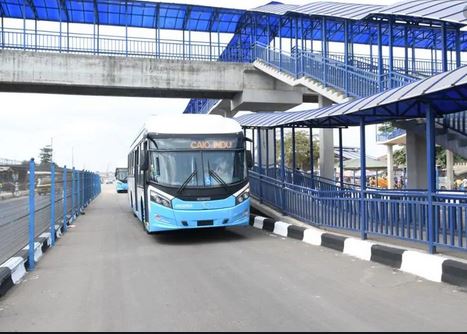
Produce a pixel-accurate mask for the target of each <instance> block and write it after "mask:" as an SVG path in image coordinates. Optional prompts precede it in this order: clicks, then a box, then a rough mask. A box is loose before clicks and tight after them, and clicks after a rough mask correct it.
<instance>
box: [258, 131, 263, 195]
mask: <svg viewBox="0 0 467 334" xmlns="http://www.w3.org/2000/svg"><path fill="white" fill-rule="evenodd" d="M257 131H258V164H259V201H260V203H263V180H262V175H263V161H262V150H261V149H262V147H261V146H262V145H261V129H260V128H258V129H257Z"/></svg>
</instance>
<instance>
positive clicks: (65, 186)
mask: <svg viewBox="0 0 467 334" xmlns="http://www.w3.org/2000/svg"><path fill="white" fill-rule="evenodd" d="M66 182H67V177H66V166H65V167H63V232H66V231H67V230H68V225H67V218H66V215H67V211H68V210H67V202H66V197H67V193H66V192H67V184H66Z"/></svg>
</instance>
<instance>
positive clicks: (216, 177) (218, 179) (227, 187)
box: [209, 169, 229, 191]
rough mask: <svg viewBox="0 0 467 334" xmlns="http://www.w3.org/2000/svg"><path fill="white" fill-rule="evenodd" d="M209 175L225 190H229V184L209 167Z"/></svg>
mask: <svg viewBox="0 0 467 334" xmlns="http://www.w3.org/2000/svg"><path fill="white" fill-rule="evenodd" d="M209 175H210V176H212V177H213V178H214V179H215V180H216V181H217V182H219V183H220V184H221V185H222V187H224V189H225V190H226V191H229V185H228V184H227V183H226V182H225V181H224V180H223V179H222V178H221V177H220V176H219V174H217V173H216V172H215V171H213V170H212V169H209Z"/></svg>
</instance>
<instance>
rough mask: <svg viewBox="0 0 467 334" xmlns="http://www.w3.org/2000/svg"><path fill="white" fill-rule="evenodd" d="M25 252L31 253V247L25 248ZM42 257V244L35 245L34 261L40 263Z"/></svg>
mask: <svg viewBox="0 0 467 334" xmlns="http://www.w3.org/2000/svg"><path fill="white" fill-rule="evenodd" d="M23 249H24V250H27V251H29V245H28V246H26V247H24V248H23ZM41 257H42V244H41V243H39V242H35V243H34V261H35V262H38V261H39V259H40V258H41Z"/></svg>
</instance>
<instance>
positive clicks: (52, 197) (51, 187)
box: [50, 162, 55, 247]
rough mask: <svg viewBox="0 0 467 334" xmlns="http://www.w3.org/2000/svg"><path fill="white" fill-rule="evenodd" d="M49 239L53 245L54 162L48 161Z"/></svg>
mask: <svg viewBox="0 0 467 334" xmlns="http://www.w3.org/2000/svg"><path fill="white" fill-rule="evenodd" d="M50 240H51V244H52V247H53V246H55V164H54V163H53V162H51V163H50Z"/></svg>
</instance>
